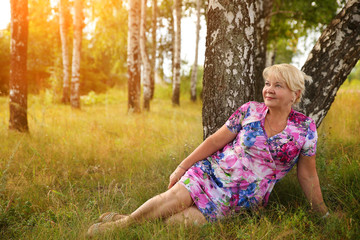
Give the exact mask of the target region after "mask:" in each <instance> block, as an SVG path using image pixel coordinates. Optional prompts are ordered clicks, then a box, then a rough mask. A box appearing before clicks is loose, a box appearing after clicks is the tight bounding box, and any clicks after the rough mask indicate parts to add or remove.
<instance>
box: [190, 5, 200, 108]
mask: <svg viewBox="0 0 360 240" xmlns="http://www.w3.org/2000/svg"><path fill="white" fill-rule="evenodd" d="M200 9H201V0H196V15H197V19H196V40H195V60H194V65H193V68H192V73H191V84H190V99H191V101H193V102H195V101H196V82H197V73H198V55H199V36H200Z"/></svg>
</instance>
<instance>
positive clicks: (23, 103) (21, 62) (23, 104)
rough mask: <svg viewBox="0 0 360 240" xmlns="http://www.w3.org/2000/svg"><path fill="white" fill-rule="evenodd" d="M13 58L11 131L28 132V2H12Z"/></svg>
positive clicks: (10, 103)
mask: <svg viewBox="0 0 360 240" xmlns="http://www.w3.org/2000/svg"><path fill="white" fill-rule="evenodd" d="M10 4H11V45H10V48H11V49H10V51H11V57H10V82H9V90H10V96H9V107H10V121H9V129H12V130H17V131H20V132H28V131H29V127H28V121H27V76H26V75H27V67H26V62H27V43H28V0H11V1H10Z"/></svg>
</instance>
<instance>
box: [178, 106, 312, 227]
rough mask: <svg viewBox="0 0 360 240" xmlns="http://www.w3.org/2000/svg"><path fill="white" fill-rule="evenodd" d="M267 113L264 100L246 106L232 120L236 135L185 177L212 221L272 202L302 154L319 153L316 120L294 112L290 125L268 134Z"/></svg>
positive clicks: (184, 180) (196, 198) (198, 204)
mask: <svg viewBox="0 0 360 240" xmlns="http://www.w3.org/2000/svg"><path fill="white" fill-rule="evenodd" d="M267 111H268V108H267V107H266V105H265V104H264V103H258V102H248V103H246V104H244V105H243V106H241V107H240V108H239V109H238V110H237V111H235V112H234V113H233V114H232V115H231V117H230V118H229V119H228V121H227V122H226V126H227V127H228V129H229V130H230V131H232V132H234V133H237V136H236V138H235V139H234V140H233V141H232V142H230V143H228V144H227V145H226V146H225V147H224V148H223V149H221V150H220V151H218V152H216V153H214V154H213V155H211V156H209V157H208V158H207V159H204V160H202V161H199V162H197V163H196V164H194V165H193V166H192V167H191V168H190V169H188V171H187V172H186V173H185V174H184V176H183V177H182V178H181V179H180V183H181V184H183V185H184V186H185V187H186V188H187V189H188V190H189V192H190V195H191V196H192V198H193V200H194V202H195V204H196V205H197V207H198V208H199V210H200V211H201V212H202V213H203V214H204V216H205V217H206V219H207V220H208V221H216V220H217V219H220V218H223V217H225V216H229V215H232V214H236V213H237V212H239V211H240V210H241V209H242V208H251V207H255V206H257V205H266V204H267V202H268V198H269V195H270V193H271V191H272V189H273V187H274V185H275V183H276V182H277V181H279V180H280V179H281V178H283V177H284V176H285V175H286V174H287V173H288V172H289V171H290V170H291V169H292V167H293V166H294V165H295V164H296V162H297V160H298V158H299V155H300V154H302V155H305V156H312V155H314V154H315V153H316V142H317V132H316V125H315V123H314V121H313V120H312V119H311V118H309V117H307V116H305V115H304V114H302V113H299V112H296V111H294V110H292V111H291V113H290V114H289V117H288V122H287V126H286V127H285V129H284V130H283V131H282V132H281V133H279V134H277V135H275V136H272V137H270V138H268V137H267V135H266V132H265V130H264V121H265V116H266V114H267Z"/></svg>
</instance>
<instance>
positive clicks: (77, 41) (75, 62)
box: [70, 0, 83, 108]
mask: <svg viewBox="0 0 360 240" xmlns="http://www.w3.org/2000/svg"><path fill="white" fill-rule="evenodd" d="M74 7H75V14H74V39H73V57H72V70H71V73H72V76H71V96H70V103H71V106H72V107H73V108H80V60H81V42H82V28H83V14H82V8H83V6H82V0H75V2H74Z"/></svg>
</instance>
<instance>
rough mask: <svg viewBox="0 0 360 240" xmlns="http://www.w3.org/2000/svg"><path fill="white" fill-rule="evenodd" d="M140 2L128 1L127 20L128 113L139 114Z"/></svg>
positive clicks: (136, 0)
mask: <svg viewBox="0 0 360 240" xmlns="http://www.w3.org/2000/svg"><path fill="white" fill-rule="evenodd" d="M140 9H141V5H140V0H130V1H129V20H128V25H129V29H128V51H127V52H128V56H127V64H128V77H129V79H128V112H136V113H138V112H140V111H141V109H140V94H141V92H140V77H141V76H140V75H141V74H140V73H141V72H140V71H141V68H140V67H141V60H140V41H139V37H140Z"/></svg>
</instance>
